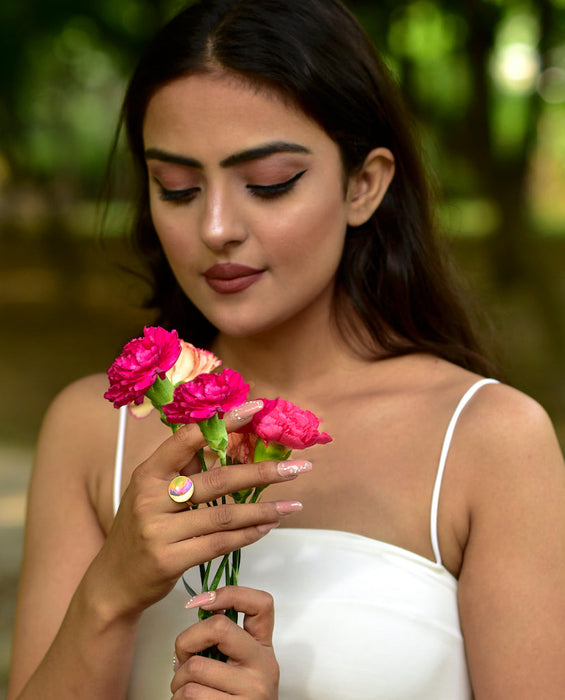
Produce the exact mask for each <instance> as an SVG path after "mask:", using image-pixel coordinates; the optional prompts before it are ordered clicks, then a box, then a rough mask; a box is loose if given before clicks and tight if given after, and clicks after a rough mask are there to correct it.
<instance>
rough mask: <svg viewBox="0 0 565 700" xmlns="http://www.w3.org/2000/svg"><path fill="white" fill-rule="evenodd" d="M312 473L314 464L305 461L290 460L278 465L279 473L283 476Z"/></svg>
mask: <svg viewBox="0 0 565 700" xmlns="http://www.w3.org/2000/svg"><path fill="white" fill-rule="evenodd" d="M309 471H312V463H311V462H308V461H307V460H305V459H290V460H287V461H286V462H279V463H278V464H277V472H278V473H279V474H280V475H281V476H296V475H297V474H303V473H304V472H309Z"/></svg>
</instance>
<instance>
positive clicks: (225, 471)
mask: <svg viewBox="0 0 565 700" xmlns="http://www.w3.org/2000/svg"><path fill="white" fill-rule="evenodd" d="M311 470H312V463H311V462H309V461H308V460H305V459H293V460H285V461H281V462H275V461H267V462H252V463H250V464H233V465H230V466H227V467H216V468H214V469H209V470H208V471H205V472H201V473H198V474H192V475H191V476H190V479H191V481H192V484H193V486H194V490H193V492H192V495H191V496H190V504H192V505H196V504H200V503H211V502H212V501H214V500H217V499H219V498H221V497H222V496H225V495H226V494H229V493H235V492H237V491H244V490H246V489H250V488H254V487H255V486H268V485H269V484H278V483H283V482H285V481H292V480H293V479H295V478H296V477H297V476H298V475H299V474H304V473H306V472H309V471H311ZM163 481H165V480H163ZM162 498H163V506H167V507H166V508H164V509H165V510H170V511H171V512H176V511H179V510H183V509H185V508H186V504H182V503H181V504H178V503H174V502H173V501H172V500H171V499H170V498H169V494H168V490H167V488H163V496H162Z"/></svg>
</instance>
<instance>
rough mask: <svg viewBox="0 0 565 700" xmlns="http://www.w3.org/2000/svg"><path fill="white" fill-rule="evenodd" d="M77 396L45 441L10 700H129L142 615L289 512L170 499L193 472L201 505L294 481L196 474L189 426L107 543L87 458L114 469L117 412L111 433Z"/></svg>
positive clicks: (152, 467)
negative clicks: (191, 571) (191, 572)
mask: <svg viewBox="0 0 565 700" xmlns="http://www.w3.org/2000/svg"><path fill="white" fill-rule="evenodd" d="M82 396H83V395H82V394H81V392H80V391H78V390H77V389H76V387H75V388H74V389H70V390H68V391H67V392H65V393H64V394H63V395H62V396H60V397H59V398H58V399H57V400H56V402H55V404H54V405H53V407H52V409H51V410H50V411H49V414H48V416H47V418H46V421H45V424H44V427H43V429H42V434H41V437H40V441H39V449H38V456H37V460H36V464H35V468H34V472H33V475H32V480H31V487H30V496H29V504H28V521H27V527H26V537H25V547H24V563H23V568H22V575H21V584H20V591H19V598H18V606H17V615H16V625H15V637H14V646H13V662H12V671H11V679H10V688H9V695H8V697H9V698H10V699H11V698H15V697H19V698H22V700H23V699H24V698H34V699H35V698H38V697H57V698H60V699H61V700H63V699H64V698H73V700H74V699H75V698H77V697H80V698H85V699H86V698H104V700H109V699H110V698H123V697H124V695H125V692H126V688H127V683H128V678H129V673H130V667H131V660H132V655H133V648H134V640H135V635H136V630H137V623H138V619H139V615H140V613H141V612H142V611H143V610H144V609H145V608H146V607H148V606H149V605H151V604H153V603H155V602H156V601H157V600H159V599H160V598H162V597H163V596H164V595H166V594H167V593H168V592H169V591H170V590H171V588H172V587H173V586H174V584H175V582H176V580H177V579H178V577H179V576H180V574H181V573H182V572H183V571H184V570H186V569H188V568H190V567H192V566H195V565H197V564H199V563H201V562H203V561H207V560H209V559H212V558H214V557H215V556H218V555H220V554H224V553H227V552H230V551H233V550H234V549H237V548H239V547H241V546H245V545H246V544H249V543H251V542H253V541H256V540H257V539H259V538H260V537H262V536H263V535H264V534H266V532H267V531H268V529H269V527H270V526H272V525H273V524H277V523H278V522H279V521H280V519H281V517H283V515H284V514H283V512H282V511H285V506H284V503H285V502H279V503H268V502H264V503H258V504H253V505H251V504H247V505H240V506H233V505H232V506H219V507H218V508H200V509H198V510H195V511H192V510H189V509H187V508H186V507H183V506H180V505H178V504H175V503H173V502H172V501H171V499H170V498H169V496H168V491H167V486H168V483H169V481H170V479H171V478H172V477H173V476H175V475H178V473H179V472H180V471H181V470H183V471H184V472H185V473H192V474H194V478H193V481H194V483H195V496H194V498H193V500H194V501H196V502H205V501H207V500H211V499H212V498H219V497H220V496H221V495H223V494H225V493H230V492H232V491H237V490H240V489H242V488H248V487H251V486H252V485H255V484H257V485H258V484H267V483H272V482H276V481H278V482H280V481H285V480H289V479H290V478H292V477H287V476H282V475H280V474H279V473H278V471H277V468H276V465H275V464H274V463H268V462H265V463H262V464H261V463H260V464H250V465H240V466H233V467H229V468H220V469H214V470H211V471H209V472H206V473H204V474H201V473H198V474H195V472H196V470H197V469H198V462H197V460H196V459H195V453H196V451H197V449H198V448H199V447H201V446H202V444H203V438H202V436H201V434H200V430H199V429H198V427H197V426H186V427H185V428H182V429H181V430H179V431H178V432H177V433H175V435H173V436H171V437H170V438H169V439H168V440H166V441H165V442H164V443H163V444H162V445H161V446H160V447H159V448H158V449H157V450H156V452H155V453H154V454H153V455H152V456H151V457H149V459H147V460H146V461H145V462H143V463H142V464H141V465H140V466H139V467H137V468H136V470H135V471H134V474H133V476H132V479H131V481H130V484H129V486H128V488H127V489H126V492H125V493H124V496H123V498H122V502H121V505H120V509H119V511H118V514H117V516H116V518H115V520H114V523H113V526H112V528H111V530H110V533H109V535H108V537H107V538H105V537H104V533H103V531H102V529H101V527H100V525H99V523H98V516H97V513H96V511H95V508H94V507H93V505H92V486H90V487H89V486H87V484H89V476H90V475H89V468H91V467H92V460H91V459H90V456H91V455H97V457H96V459H98V460H99V459H100V451H102V453H103V456H102V459H108V460H109V465H110V468H111V464H112V461H113V459H112V457H113V455H112V452H113V445H114V442H115V439H114V438H115V419H116V414H115V412H113V410H112V413H111V415H112V416H113V425H114V428H113V429H112V430H111V431H110V432H111V433H112V437H110V432H109V431H108V430H106V429H102V430H101V429H100V426H99V425H98V423H99V422H101V423H104V421H105V420H106V419H105V417H104V415H102V414H97V413H96V410H94V411H90V410H89V409H88V410H85V407H84V405H83V402H81V398H82ZM106 415H107V414H106ZM250 417H251V416H250ZM227 423H229V416H228V421H227ZM239 424H240V425H241V422H240V423H239ZM228 427H229V426H228ZM107 442H109V443H110V446H109V448H107V447H106V443H107ZM106 452H107V454H106ZM286 510H287V511H288V508H287V509H286ZM290 510H292V508H291V509H290ZM24 687H25V689H24Z"/></svg>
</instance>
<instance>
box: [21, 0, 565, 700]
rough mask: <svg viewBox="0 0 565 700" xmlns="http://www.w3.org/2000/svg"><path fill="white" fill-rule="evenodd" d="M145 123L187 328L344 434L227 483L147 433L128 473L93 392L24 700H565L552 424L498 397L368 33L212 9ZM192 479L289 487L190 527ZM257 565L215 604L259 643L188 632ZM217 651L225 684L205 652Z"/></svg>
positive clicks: (314, 3) (144, 159)
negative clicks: (224, 568)
mask: <svg viewBox="0 0 565 700" xmlns="http://www.w3.org/2000/svg"><path fill="white" fill-rule="evenodd" d="M124 122H125V125H126V128H127V133H128V138H129V144H130V147H131V151H132V154H133V157H134V162H135V164H136V168H137V172H138V175H139V192H140V198H139V206H138V215H137V219H136V222H135V229H134V235H135V239H136V241H137V244H138V247H139V249H140V251H141V252H142V254H143V255H144V256H145V259H146V260H147V261H148V263H149V265H150V268H151V271H152V274H153V279H154V294H153V298H152V305H153V306H154V307H155V308H157V309H158V312H159V322H160V324H161V325H165V326H168V327H171V328H177V329H178V330H179V332H180V334H181V336H183V337H184V338H185V339H186V340H190V341H191V342H193V343H194V344H195V345H200V346H206V347H209V348H211V349H212V350H213V351H214V352H215V353H216V354H217V355H218V356H219V357H221V359H222V360H223V363H224V365H225V366H228V367H232V368H234V369H236V370H238V371H240V372H241V373H242V374H243V376H244V377H245V378H246V379H250V380H252V383H253V389H252V398H260V397H264V396H269V397H274V396H278V395H281V396H283V397H284V398H288V399H291V400H292V401H294V402H296V403H298V404H299V405H301V406H304V407H307V408H309V409H311V410H312V411H314V412H316V413H317V414H318V415H320V416H322V417H323V420H324V429H325V430H327V431H328V432H329V433H330V434H331V435H332V436H333V438H334V441H333V443H331V444H330V445H325V446H323V447H320V448H312V449H311V450H310V451H309V452H308V454H307V457H308V461H306V460H305V459H302V456H301V455H298V457H297V460H296V461H294V462H292V463H288V464H281V465H276V464H274V463H268V462H266V463H264V464H262V465H241V466H236V467H230V468H229V470H228V471H225V470H224V471H219V472H218V471H216V470H214V471H213V473H212V472H207V473H206V474H201V473H198V468H197V465H196V464H195V461H194V459H193V457H194V454H195V451H196V450H197V449H198V448H199V447H200V446H201V444H202V441H201V438H200V437H199V434H198V430H197V429H193V427H190V426H189V427H187V428H184V429H182V430H180V431H179V432H178V433H176V435H175V436H174V437H172V438H170V437H167V429H166V428H165V427H164V426H163V425H161V424H160V422H159V420H158V419H157V418H154V417H149V418H147V419H145V420H144V421H133V420H128V421H127V431H126V434H125V446H123V447H122V446H120V448H119V450H118V456H119V459H118V460H116V461H117V467H116V468H114V455H113V452H114V445H115V441H116V429H117V418H116V414H115V412H114V411H113V409H112V408H111V407H110V406H109V404H107V403H106V402H104V400H103V399H102V398H101V397H102V395H103V393H104V391H105V389H106V386H107V385H106V380H105V378H104V377H91V378H87V379H85V380H82V381H80V382H78V383H76V384H75V385H73V386H71V387H70V388H68V389H67V390H66V391H65V392H63V394H62V395H61V396H60V397H58V398H57V399H56V401H55V402H54V404H53V406H52V408H51V409H50V411H49V413H48V415H47V418H46V421H45V425H44V427H43V430H42V434H41V437H40V441H39V447H38V457H37V463H36V467H35V471H34V475H33V478H32V483H31V490H30V503H29V521H28V528H27V534H26V546H25V558H24V566H23V570H22V580H21V590H20V597H19V603H18V612H17V623H16V633H15V641H14V662H13V670H12V679H11V687H10V691H9V697H10V698H15V697H19V698H28V697H33V698H37V697H51V696H53V697H57V698H67V697H72V698H75V697H81V698H105V699H106V698H113V697H116V698H121V697H124V696H125V694H126V692H127V688H128V685H129V687H130V696H131V697H133V698H136V699H140V698H145V697H147V698H152V700H154V699H155V698H160V697H168V688H167V687H166V686H167V684H168V683H169V682H170V681H171V689H172V692H173V693H174V694H173V697H174V698H182V697H199V698H212V697H214V698H215V697H226V696H228V695H236V696H239V697H246V698H264V697H270V698H274V697H277V692H279V691H278V690H277V688H279V681H278V675H279V665H280V688H279V690H280V697H285V698H301V697H304V698H321V697H323V698H369V697H371V698H374V697H380V698H433V699H434V700H436V699H438V698H450V700H452V699H453V698H468V697H471V695H472V694H473V693H474V695H475V697H477V698H486V697H488V698H499V697H500V698H507V697H512V698H514V697H544V698H558V697H560V696H561V694H562V688H563V687H564V686H565V671H564V669H563V664H562V663H561V656H562V653H563V652H564V651H565V625H564V624H563V622H564V621H565V595H564V593H563V591H564V590H565V556H564V555H565V478H564V474H565V471H564V469H563V460H562V458H561V455H560V451H559V448H558V446H557V442H556V439H555V435H554V433H553V429H552V427H551V425H550V422H549V420H548V419H547V416H546V415H545V413H544V412H543V410H542V409H541V408H540V407H539V406H538V405H537V404H536V403H535V402H533V401H532V400H531V399H529V398H527V397H525V396H523V395H522V394H520V393H519V392H517V391H515V390H513V389H511V388H510V387H507V386H503V385H501V384H498V383H495V382H494V381H492V380H481V379H480V378H481V376H482V375H487V376H488V374H489V370H488V364H487V362H486V361H485V360H484V359H483V357H482V353H481V351H480V348H479V345H478V343H477V341H476V339H475V337H474V334H473V331H472V329H471V325H470V323H469V321H468V319H467V315H466V313H465V311H464V310H463V307H462V304H461V302H460V301H459V299H458V296H457V293H456V291H455V288H454V287H453V285H452V283H451V282H450V281H449V277H448V275H447V273H446V271H445V268H444V267H443V264H442V262H441V257H440V255H439V253H438V251H437V248H436V245H435V243H434V239H433V235H432V229H433V227H432V223H431V214H430V207H429V195H428V191H427V185H426V180H425V178H424V176H423V174H422V169H421V166H420V164H419V159H418V155H417V151H416V149H415V147H414V145H413V142H412V139H411V137H410V129H409V127H408V125H407V121H406V117H405V116H404V114H403V110H402V108H401V105H400V103H399V101H398V99H397V96H396V92H395V89H394V86H393V84H392V82H391V81H390V78H389V77H388V75H387V72H386V70H385V69H384V67H383V66H382V64H381V62H380V60H379V59H378V58H377V57H376V56H375V55H374V52H373V50H372V48H371V46H370V44H369V42H368V41H367V39H366V38H365V36H364V35H363V33H362V31H361V30H360V29H359V27H358V25H357V24H356V22H355V20H354V19H353V18H352V17H351V16H350V14H349V13H348V12H347V11H346V10H345V9H344V8H343V6H342V5H341V4H339V2H338V1H337V0H285V1H284V2H283V1H282V0H281V1H276V0H253V1H252V2H250V1H247V0H240V1H238V0H212V1H208V2H204V3H202V4H198V5H196V6H194V7H192V8H189V9H188V10H186V11H184V12H182V13H181V14H180V15H178V16H177V17H176V18H175V19H174V20H173V21H172V22H171V23H170V24H169V25H168V26H167V27H165V28H164V29H163V30H162V31H161V32H160V33H159V35H158V36H157V38H156V39H155V41H154V42H153V43H152V44H151V46H150V47H149V48H148V50H147V52H146V53H145V55H144V57H143V58H142V60H141V62H140V64H139V66H138V68H137V71H136V73H135V75H134V77H133V79H132V82H131V83H130V86H129V89H128V92H127V95H126V100H125V104H124ZM259 406H260V404H254V403H253V402H252V403H250V404H248V405H245V406H244V407H242V408H241V409H240V410H239V411H236V412H235V414H233V415H231V416H229V417H228V418H229V420H228V425H229V427H230V429H233V428H234V427H236V426H237V425H238V424H241V420H249V419H250V417H251V415H252V414H253V413H254V412H255V411H257V410H258V407H259ZM238 421H239V423H238ZM122 457H123V466H121V465H120V459H121V458H122ZM310 461H312V462H313V463H314V464H315V468H314V469H313V470H311V471H310V469H311V464H310ZM179 472H182V473H186V474H192V475H193V481H194V484H195V491H194V496H193V498H192V500H193V501H195V502H197V503H203V502H205V501H206V500H209V499H210V498H211V497H213V496H219V495H221V494H224V493H229V492H231V491H233V490H235V489H239V488H245V487H247V486H250V485H253V484H257V483H260V484H270V486H269V489H268V490H267V492H266V493H265V499H264V501H263V503H261V504H255V505H237V506H235V505H229V506H225V507H221V508H219V509H201V508H200V509H197V510H195V511H193V510H186V509H183V508H182V507H179V506H177V505H176V504H173V503H172V502H171V500H170V499H169V498H168V495H167V484H168V482H169V481H170V479H171V477H172V476H174V475H175V474H179ZM212 475H213V478H212ZM218 475H219V476H218ZM297 476H298V477H299V478H296V477H297ZM289 480H292V481H293V483H292V485H291V486H289V485H287V484H286V483H285V482H286V481H289ZM120 483H123V484H124V486H125V490H121V489H120V491H123V493H120V494H119V495H121V504H120V507H119V510H118V512H117V514H116V516H115V517H114V512H113V509H112V498H111V493H112V488H113V486H116V485H118V486H119V484H120ZM118 500H119V499H118ZM279 524H281V525H283V527H280V528H279V529H277V530H275V531H274V532H271V533H270V534H269V535H268V536H266V537H263V536H264V535H266V534H267V533H268V532H269V531H270V530H272V529H273V528H274V527H275V526H276V525H279ZM287 524H288V526H289V527H286V525H287ZM77 533H80V534H79V535H78V537H77ZM246 544H249V545H250V546H249V547H247V548H246V549H245V550H244V553H243V562H242V573H241V579H240V580H241V583H242V584H244V586H243V587H241V588H238V587H235V588H224V589H221V590H220V591H218V593H217V596H216V597H215V599H212V598H211V597H210V596H204V597H203V596H197V597H196V598H195V599H194V600H193V601H192V602H191V603H190V606H191V608H190V610H189V613H190V612H192V614H194V609H195V607H197V606H198V605H202V606H203V607H205V608H206V609H208V610H214V611H221V610H222V609H225V608H228V607H231V606H235V607H236V608H237V609H238V610H240V611H241V612H243V613H244V615H245V622H244V629H241V628H239V627H237V626H236V625H234V624H232V623H230V622H229V620H227V618H226V617H225V616H223V615H214V616H213V617H211V618H209V619H208V620H205V621H204V622H200V623H196V624H190V622H191V620H195V618H191V619H190V618H189V617H188V613H187V614H186V616H185V613H184V611H183V609H182V602H183V601H184V599H183V598H182V596H183V595H185V594H184V593H183V590H184V588H183V587H182V585H179V584H178V582H177V580H178V578H179V576H180V575H181V574H182V573H183V572H185V571H186V572H187V573H186V576H187V577H188V578H189V579H190V577H191V576H192V573H193V569H194V567H195V566H196V564H198V563H200V562H203V561H206V560H208V559H210V558H211V557H213V556H216V555H219V554H221V553H224V552H228V551H231V550H233V549H235V548H236V547H239V546H242V545H246ZM175 584H176V585H175ZM195 585H197V584H195ZM193 587H194V586H193ZM257 589H265V590H266V591H268V593H270V594H272V595H273V597H274V606H275V610H276V614H277V624H276V626H275V636H274V651H273V645H272V644H271V641H272V626H273V606H272V603H271V599H270V598H269V596H268V595H267V594H266V593H263V592H261V591H260V590H257ZM175 637H176V643H175ZM212 644H217V645H218V646H219V647H220V649H222V650H223V651H224V653H226V655H227V656H228V657H229V661H228V663H222V662H218V661H213V660H209V659H203V658H202V657H199V656H195V655H194V654H195V652H197V651H199V650H201V649H205V648H206V647H208V646H210V645H212ZM173 645H175V649H176V661H175V671H174V675H173V671H172V670H171V669H170V656H171V654H172V648H173ZM277 661H278V663H277ZM171 679H172V680H171ZM153 683H154V684H155V685H154V686H152V684H153Z"/></svg>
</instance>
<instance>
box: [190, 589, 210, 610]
mask: <svg viewBox="0 0 565 700" xmlns="http://www.w3.org/2000/svg"><path fill="white" fill-rule="evenodd" d="M215 600H216V591H204V593H199V594H198V595H195V596H194V598H191V599H190V600H189V601H188V603H187V604H186V605H185V606H184V607H185V608H186V609H187V610H190V609H191V608H202V607H204V606H205V605H206V604H208V605H210V604H211V603H213V602H214V601H215Z"/></svg>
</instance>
